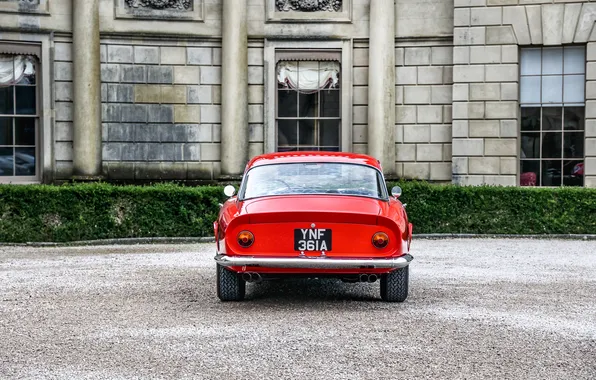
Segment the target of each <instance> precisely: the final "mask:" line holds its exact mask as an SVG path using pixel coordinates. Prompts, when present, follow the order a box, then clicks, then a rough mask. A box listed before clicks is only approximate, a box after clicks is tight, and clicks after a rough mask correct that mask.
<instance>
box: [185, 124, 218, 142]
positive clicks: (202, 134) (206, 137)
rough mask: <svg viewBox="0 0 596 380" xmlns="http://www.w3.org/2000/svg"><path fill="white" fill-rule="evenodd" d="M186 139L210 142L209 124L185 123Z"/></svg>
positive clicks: (210, 130) (210, 129)
mask: <svg viewBox="0 0 596 380" xmlns="http://www.w3.org/2000/svg"><path fill="white" fill-rule="evenodd" d="M185 127H186V139H187V141H188V142H211V141H213V133H212V127H211V124H187V125H185Z"/></svg>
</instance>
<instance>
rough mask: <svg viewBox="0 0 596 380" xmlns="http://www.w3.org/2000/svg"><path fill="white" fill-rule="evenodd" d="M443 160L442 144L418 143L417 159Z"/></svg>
mask: <svg viewBox="0 0 596 380" xmlns="http://www.w3.org/2000/svg"><path fill="white" fill-rule="evenodd" d="M441 160H443V145H442V144H416V161H441Z"/></svg>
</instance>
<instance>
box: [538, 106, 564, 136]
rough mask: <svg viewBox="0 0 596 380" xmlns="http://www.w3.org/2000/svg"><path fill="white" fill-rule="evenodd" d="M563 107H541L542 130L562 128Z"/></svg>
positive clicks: (558, 129)
mask: <svg viewBox="0 0 596 380" xmlns="http://www.w3.org/2000/svg"><path fill="white" fill-rule="evenodd" d="M562 114H563V108H562V107H544V108H542V130H543V131H560V130H562V129H563V115H562Z"/></svg>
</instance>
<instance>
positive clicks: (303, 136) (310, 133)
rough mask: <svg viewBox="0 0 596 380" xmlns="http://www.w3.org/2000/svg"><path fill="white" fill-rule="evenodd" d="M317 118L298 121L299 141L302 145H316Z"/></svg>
mask: <svg viewBox="0 0 596 380" xmlns="http://www.w3.org/2000/svg"><path fill="white" fill-rule="evenodd" d="M315 124H316V121H315V120H299V121H298V143H299V144H300V145H315Z"/></svg>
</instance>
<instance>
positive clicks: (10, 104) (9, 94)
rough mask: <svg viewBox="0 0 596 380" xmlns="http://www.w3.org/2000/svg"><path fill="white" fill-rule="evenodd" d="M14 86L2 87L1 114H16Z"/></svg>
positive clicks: (0, 91) (0, 96)
mask: <svg viewBox="0 0 596 380" xmlns="http://www.w3.org/2000/svg"><path fill="white" fill-rule="evenodd" d="M13 91H14V86H8V87H0V114H5V115H12V114H13V112H14V94H13Z"/></svg>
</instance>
